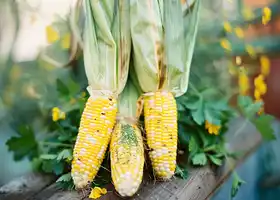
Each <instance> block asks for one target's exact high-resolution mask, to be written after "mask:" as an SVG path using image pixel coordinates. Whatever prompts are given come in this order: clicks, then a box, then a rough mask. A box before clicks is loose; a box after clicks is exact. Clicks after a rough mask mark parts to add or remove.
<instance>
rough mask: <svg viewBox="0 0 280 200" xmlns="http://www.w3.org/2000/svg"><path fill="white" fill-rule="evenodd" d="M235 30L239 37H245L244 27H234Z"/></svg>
mask: <svg viewBox="0 0 280 200" xmlns="http://www.w3.org/2000/svg"><path fill="white" fill-rule="evenodd" d="M234 31H235V34H236V36H237V37H238V38H244V32H243V30H242V28H240V27H236V28H235V29H234Z"/></svg>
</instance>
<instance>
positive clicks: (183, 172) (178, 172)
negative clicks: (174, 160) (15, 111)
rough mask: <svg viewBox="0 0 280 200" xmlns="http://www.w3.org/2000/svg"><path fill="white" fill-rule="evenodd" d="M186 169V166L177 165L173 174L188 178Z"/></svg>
mask: <svg viewBox="0 0 280 200" xmlns="http://www.w3.org/2000/svg"><path fill="white" fill-rule="evenodd" d="M188 174H189V173H188V170H187V168H186V167H180V166H179V165H177V166H176V171H175V175H176V176H178V177H180V178H182V179H184V180H186V179H187V178H188Z"/></svg>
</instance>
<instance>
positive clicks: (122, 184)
mask: <svg viewBox="0 0 280 200" xmlns="http://www.w3.org/2000/svg"><path fill="white" fill-rule="evenodd" d="M138 98H139V93H138V91H137V89H136V87H134V85H133V83H132V82H131V81H128V82H127V84H126V87H125V89H124V91H123V93H122V94H121V96H120V98H119V114H118V118H119V119H118V121H117V124H116V126H115V129H114V131H113V134H112V140H111V144H110V156H111V157H110V158H111V174H112V179H113V184H114V186H115V188H116V190H117V191H118V193H119V194H120V195H121V196H132V195H134V194H135V192H136V191H137V190H138V188H139V186H140V184H141V182H142V177H143V167H144V148H143V139H142V134H141V131H140V128H139V127H138V124H137V121H138V114H137V113H136V111H137V108H136V102H137V99H138Z"/></svg>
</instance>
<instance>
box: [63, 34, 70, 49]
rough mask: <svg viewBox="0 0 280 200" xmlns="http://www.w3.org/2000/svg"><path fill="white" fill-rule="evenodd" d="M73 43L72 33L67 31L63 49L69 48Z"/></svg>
mask: <svg viewBox="0 0 280 200" xmlns="http://www.w3.org/2000/svg"><path fill="white" fill-rule="evenodd" d="M70 44H71V35H70V33H67V34H66V35H64V36H63V38H62V40H61V47H62V48H63V49H69V48H70Z"/></svg>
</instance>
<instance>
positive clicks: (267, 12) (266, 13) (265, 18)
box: [262, 7, 271, 25]
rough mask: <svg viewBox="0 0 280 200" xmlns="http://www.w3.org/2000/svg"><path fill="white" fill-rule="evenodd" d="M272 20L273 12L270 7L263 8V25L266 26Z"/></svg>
mask: <svg viewBox="0 0 280 200" xmlns="http://www.w3.org/2000/svg"><path fill="white" fill-rule="evenodd" d="M270 20H271V10H270V8H269V7H264V8H263V16H262V23H263V24H264V25H265V24H267V23H268V22H269V21H270Z"/></svg>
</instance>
